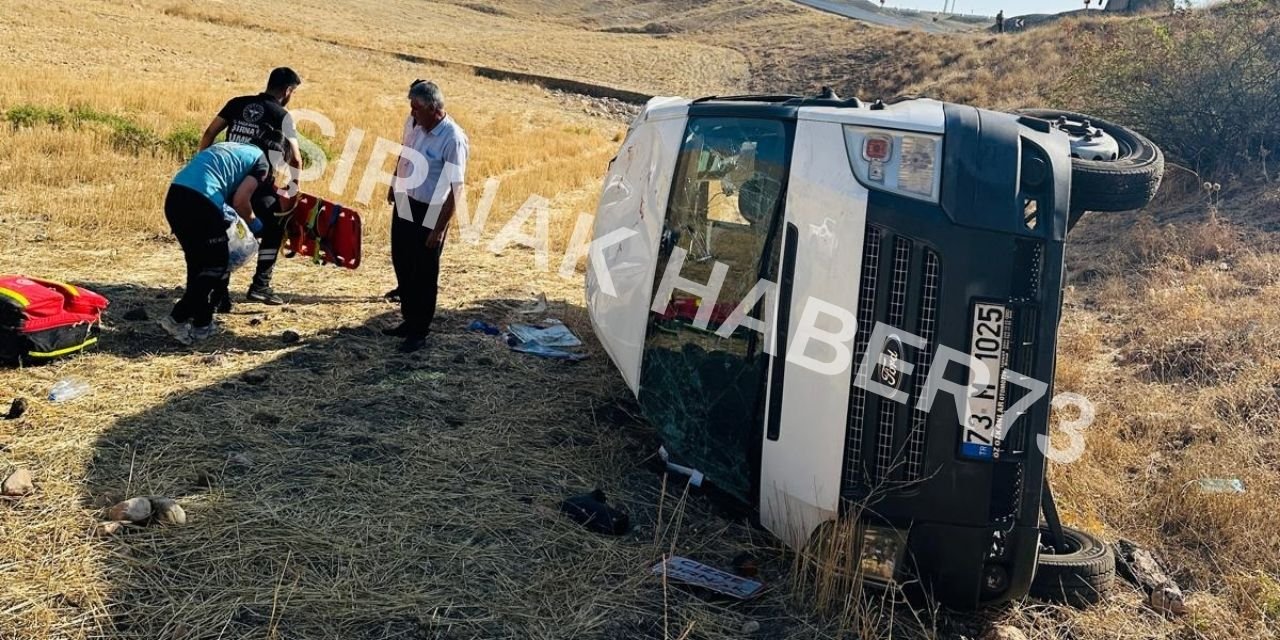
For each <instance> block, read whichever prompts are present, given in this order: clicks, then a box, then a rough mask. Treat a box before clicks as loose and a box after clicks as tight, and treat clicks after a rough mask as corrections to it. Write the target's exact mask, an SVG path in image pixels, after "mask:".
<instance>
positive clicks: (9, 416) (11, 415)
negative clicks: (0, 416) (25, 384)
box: [4, 397, 27, 420]
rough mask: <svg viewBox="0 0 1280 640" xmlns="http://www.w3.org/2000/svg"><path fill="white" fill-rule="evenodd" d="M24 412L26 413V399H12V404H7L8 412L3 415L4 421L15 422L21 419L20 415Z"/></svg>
mask: <svg viewBox="0 0 1280 640" xmlns="http://www.w3.org/2000/svg"><path fill="white" fill-rule="evenodd" d="M26 412H27V399H26V398H22V397H18V398H14V399H13V402H11V403H9V412H8V413H6V414H5V416H4V419H5V420H17V419H18V418H21V417H22V414H24V413H26Z"/></svg>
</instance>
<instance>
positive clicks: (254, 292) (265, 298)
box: [245, 287, 284, 306]
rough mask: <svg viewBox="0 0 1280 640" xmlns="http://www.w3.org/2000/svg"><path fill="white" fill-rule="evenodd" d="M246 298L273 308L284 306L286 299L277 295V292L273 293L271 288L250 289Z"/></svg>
mask: <svg viewBox="0 0 1280 640" xmlns="http://www.w3.org/2000/svg"><path fill="white" fill-rule="evenodd" d="M245 297H246V298H248V299H250V300H252V301H254V302H261V303H262V304H269V305H272V306H278V305H282V304H284V298H281V297H280V296H278V295H276V292H275V291H272V290H271V287H249V293H248V295H246V296H245Z"/></svg>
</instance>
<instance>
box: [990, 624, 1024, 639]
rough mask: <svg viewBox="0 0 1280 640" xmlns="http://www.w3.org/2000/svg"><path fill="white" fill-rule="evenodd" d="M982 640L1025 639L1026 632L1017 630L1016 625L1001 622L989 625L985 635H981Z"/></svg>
mask: <svg viewBox="0 0 1280 640" xmlns="http://www.w3.org/2000/svg"><path fill="white" fill-rule="evenodd" d="M982 640H1027V634H1025V633H1023V632H1022V631H1020V630H1018V628H1017V627H1010V626H1009V625H1004V624H1002V625H996V626H994V627H991V629H989V630H988V631H987V633H986V635H984V636H982Z"/></svg>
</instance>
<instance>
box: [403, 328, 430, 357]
mask: <svg viewBox="0 0 1280 640" xmlns="http://www.w3.org/2000/svg"><path fill="white" fill-rule="evenodd" d="M426 346H427V336H426V334H423V333H415V334H412V335H409V336H407V337H406V338H405V339H404V342H401V343H400V349H399V351H400V353H413V352H415V351H420V350H421V349H422V348H424V347H426Z"/></svg>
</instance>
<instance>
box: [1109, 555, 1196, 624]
mask: <svg viewBox="0 0 1280 640" xmlns="http://www.w3.org/2000/svg"><path fill="white" fill-rule="evenodd" d="M1114 547H1115V552H1116V570H1117V572H1118V573H1119V574H1120V575H1121V576H1122V577H1124V579H1125V580H1128V581H1129V582H1131V583H1133V584H1135V585H1137V586H1139V587H1141V588H1142V590H1143V592H1145V593H1146V594H1147V604H1148V605H1149V606H1150V607H1151V608H1152V609H1154V610H1156V611H1157V612H1159V613H1161V614H1164V615H1174V616H1181V615H1184V614H1186V612H1187V607H1186V602H1185V599H1184V598H1183V595H1182V589H1181V588H1180V587H1179V586H1178V583H1176V582H1174V581H1173V578H1170V577H1169V574H1168V573H1167V572H1166V571H1165V569H1164V567H1163V566H1161V564H1160V560H1159V559H1158V558H1156V556H1155V554H1153V553H1151V552H1150V551H1147V550H1146V549H1143V548H1141V547H1139V546H1138V545H1137V544H1135V543H1133V542H1130V541H1128V540H1124V539H1121V540H1120V541H1119V542H1117V543H1115V545H1114Z"/></svg>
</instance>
